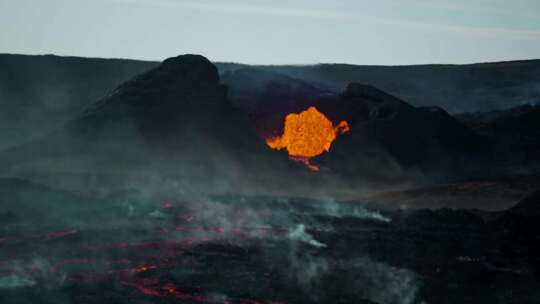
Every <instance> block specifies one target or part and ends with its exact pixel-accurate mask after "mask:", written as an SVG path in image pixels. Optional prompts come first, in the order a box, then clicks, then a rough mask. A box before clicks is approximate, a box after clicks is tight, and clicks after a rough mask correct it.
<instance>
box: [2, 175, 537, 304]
mask: <svg viewBox="0 0 540 304" xmlns="http://www.w3.org/2000/svg"><path fill="white" fill-rule="evenodd" d="M2 183H3V189H15V188H17V189H24V191H20V192H19V193H25V194H24V195H18V196H16V197H12V198H11V201H10V202H8V203H6V204H5V208H3V210H2V212H0V219H1V221H0V222H1V224H0V229H1V230H0V302H1V303H243V304H255V303H261V304H262V303H267V304H270V303H381V304H392V303H400V304H409V303H535V302H536V301H537V300H538V299H539V298H540V280H539V275H540V273H539V265H540V263H539V262H540V260H539V258H538V257H539V256H540V246H539V245H538V244H539V243H538V241H539V240H538V236H537V233H536V231H538V228H539V222H540V221H539V218H538V217H536V216H538V215H536V216H535V215H533V214H530V208H531V206H537V205H538V204H537V203H535V202H532V203H531V200H529V203H526V204H525V205H523V204H522V205H523V206H521V208H518V207H516V208H513V209H510V210H508V211H502V212H480V211H476V212H474V211H465V210H450V209H440V210H437V211H429V210H417V211H405V210H398V211H379V210H375V209H372V208H368V207H366V206H365V205H364V204H362V202H354V203H352V202H348V203H342V202H336V201H333V200H331V199H321V200H311V199H300V198H283V197H268V196H259V197H257V196H252V197H246V196H206V197H202V196H201V197H199V198H190V199H186V198H182V197H181V196H178V197H175V196H172V195H166V196H157V195H149V194H145V195H143V194H141V193H122V194H115V195H109V196H107V197H101V198H91V197H88V196H86V197H82V196H78V195H74V194H71V193H68V192H65V191H56V190H53V189H51V188H47V187H43V186H39V185H36V184H31V183H28V182H25V181H21V180H3V181H2ZM12 192H13V190H11V192H10V193H12ZM535 199H536V200H537V199H538V197H536V198H534V197H533V198H532V200H533V201H534V200H535ZM60 206H61V207H60ZM523 208H525V210H524V209H523Z"/></svg>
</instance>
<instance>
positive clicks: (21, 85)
mask: <svg viewBox="0 0 540 304" xmlns="http://www.w3.org/2000/svg"><path fill="white" fill-rule="evenodd" d="M158 64H159V63H158V62H153V61H138V60H127V59H100V58H82V57H60V56H55V55H15V54H0V107H1V108H2V111H1V112H0V128H2V130H4V132H3V134H2V136H1V137H0V150H1V149H4V148H7V147H10V146H14V145H17V144H21V143H24V142H28V141H29V140H30V139H31V138H34V137H35V136H38V135H42V134H44V133H46V132H48V131H50V130H51V129H53V128H55V127H57V126H60V125H61V124H62V123H65V122H66V121H67V120H69V119H71V118H73V116H74V115H77V114H79V113H80V112H81V111H82V110H84V109H85V108H86V107H87V106H90V105H91V104H92V103H93V101H95V100H97V99H99V98H101V97H103V96H105V95H107V94H108V93H109V92H110V91H111V90H112V89H114V88H115V87H116V86H118V85H119V84H120V83H122V82H124V81H126V80H128V79H130V78H132V77H133V76H135V75H138V74H140V73H142V72H144V71H147V70H149V69H151V68H153V67H156V66H157V65H158ZM215 65H216V66H217V67H218V70H219V72H220V74H224V73H226V72H228V71H234V70H238V69H241V68H246V67H248V68H251V69H257V70H266V71H270V72H273V73H278V74H282V75H283V76H284V77H289V78H293V79H294V78H296V79H299V80H302V81H304V82H306V83H309V84H311V85H313V86H315V87H317V88H319V89H321V90H323V91H333V92H336V93H338V92H341V91H342V90H343V89H345V87H346V85H347V84H348V83H350V82H358V83H363V84H366V85H371V86H375V87H377V88H378V89H380V90H382V91H385V92H388V93H389V94H392V95H394V96H397V97H398V98H400V99H402V100H405V101H406V102H408V103H410V104H412V105H414V106H438V107H441V108H443V109H445V110H447V111H448V112H450V113H459V112H477V111H490V110H497V109H504V108H511V107H514V106H518V105H521V104H527V103H536V102H538V101H540V60H524V61H509V62H497V63H479V64H469V65H417V66H361V65H349V64H318V65H306V66H295V65H284V66H263V65H260V66H249V65H244V64H236V63H215Z"/></svg>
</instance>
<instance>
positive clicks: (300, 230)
mask: <svg viewBox="0 0 540 304" xmlns="http://www.w3.org/2000/svg"><path fill="white" fill-rule="evenodd" d="M288 237H289V239H291V240H293V241H302V242H305V243H307V244H309V245H311V246H314V247H317V248H324V247H327V246H326V244H323V243H321V242H319V241H317V240H316V239H314V238H313V236H312V235H311V234H309V233H307V232H306V226H305V225H304V224H298V225H297V226H296V228H294V229H292V230H290V231H289V234H288Z"/></svg>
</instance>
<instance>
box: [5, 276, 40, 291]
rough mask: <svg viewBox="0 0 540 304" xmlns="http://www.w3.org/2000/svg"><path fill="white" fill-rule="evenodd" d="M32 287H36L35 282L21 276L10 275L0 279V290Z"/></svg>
mask: <svg viewBox="0 0 540 304" xmlns="http://www.w3.org/2000/svg"><path fill="white" fill-rule="evenodd" d="M34 285H36V281H34V280H33V279H31V278H29V277H25V276H21V275H15V274H11V275H9V276H5V277H0V289H3V288H4V289H5V288H20V287H32V286H34Z"/></svg>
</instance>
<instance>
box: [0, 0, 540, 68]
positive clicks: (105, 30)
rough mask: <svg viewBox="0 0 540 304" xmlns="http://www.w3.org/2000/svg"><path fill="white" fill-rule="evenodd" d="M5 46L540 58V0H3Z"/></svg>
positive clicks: (145, 52) (302, 59)
mask: <svg viewBox="0 0 540 304" xmlns="http://www.w3.org/2000/svg"><path fill="white" fill-rule="evenodd" d="M0 53H24V54H46V53H47V54H49V53H53V54H59V55H74V56H89V57H119V58H134V59H149V60H161V59H164V58H166V57H170V56H174V55H178V54H182V53H199V54H203V55H205V56H207V57H208V58H210V59H211V60H215V61H235V62H244V63H260V64H280V63H293V64H304V63H319V62H344V63H355V64H392V65H393V64H418V63H469V62H480V61H498V60H514V59H530V58H540V1H539V0H512V1H510V0H453V1H452V0H378V1H368V0H296V1H291V0H289V1H285V0H250V1H249V0H88V1H83V0H0Z"/></svg>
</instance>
